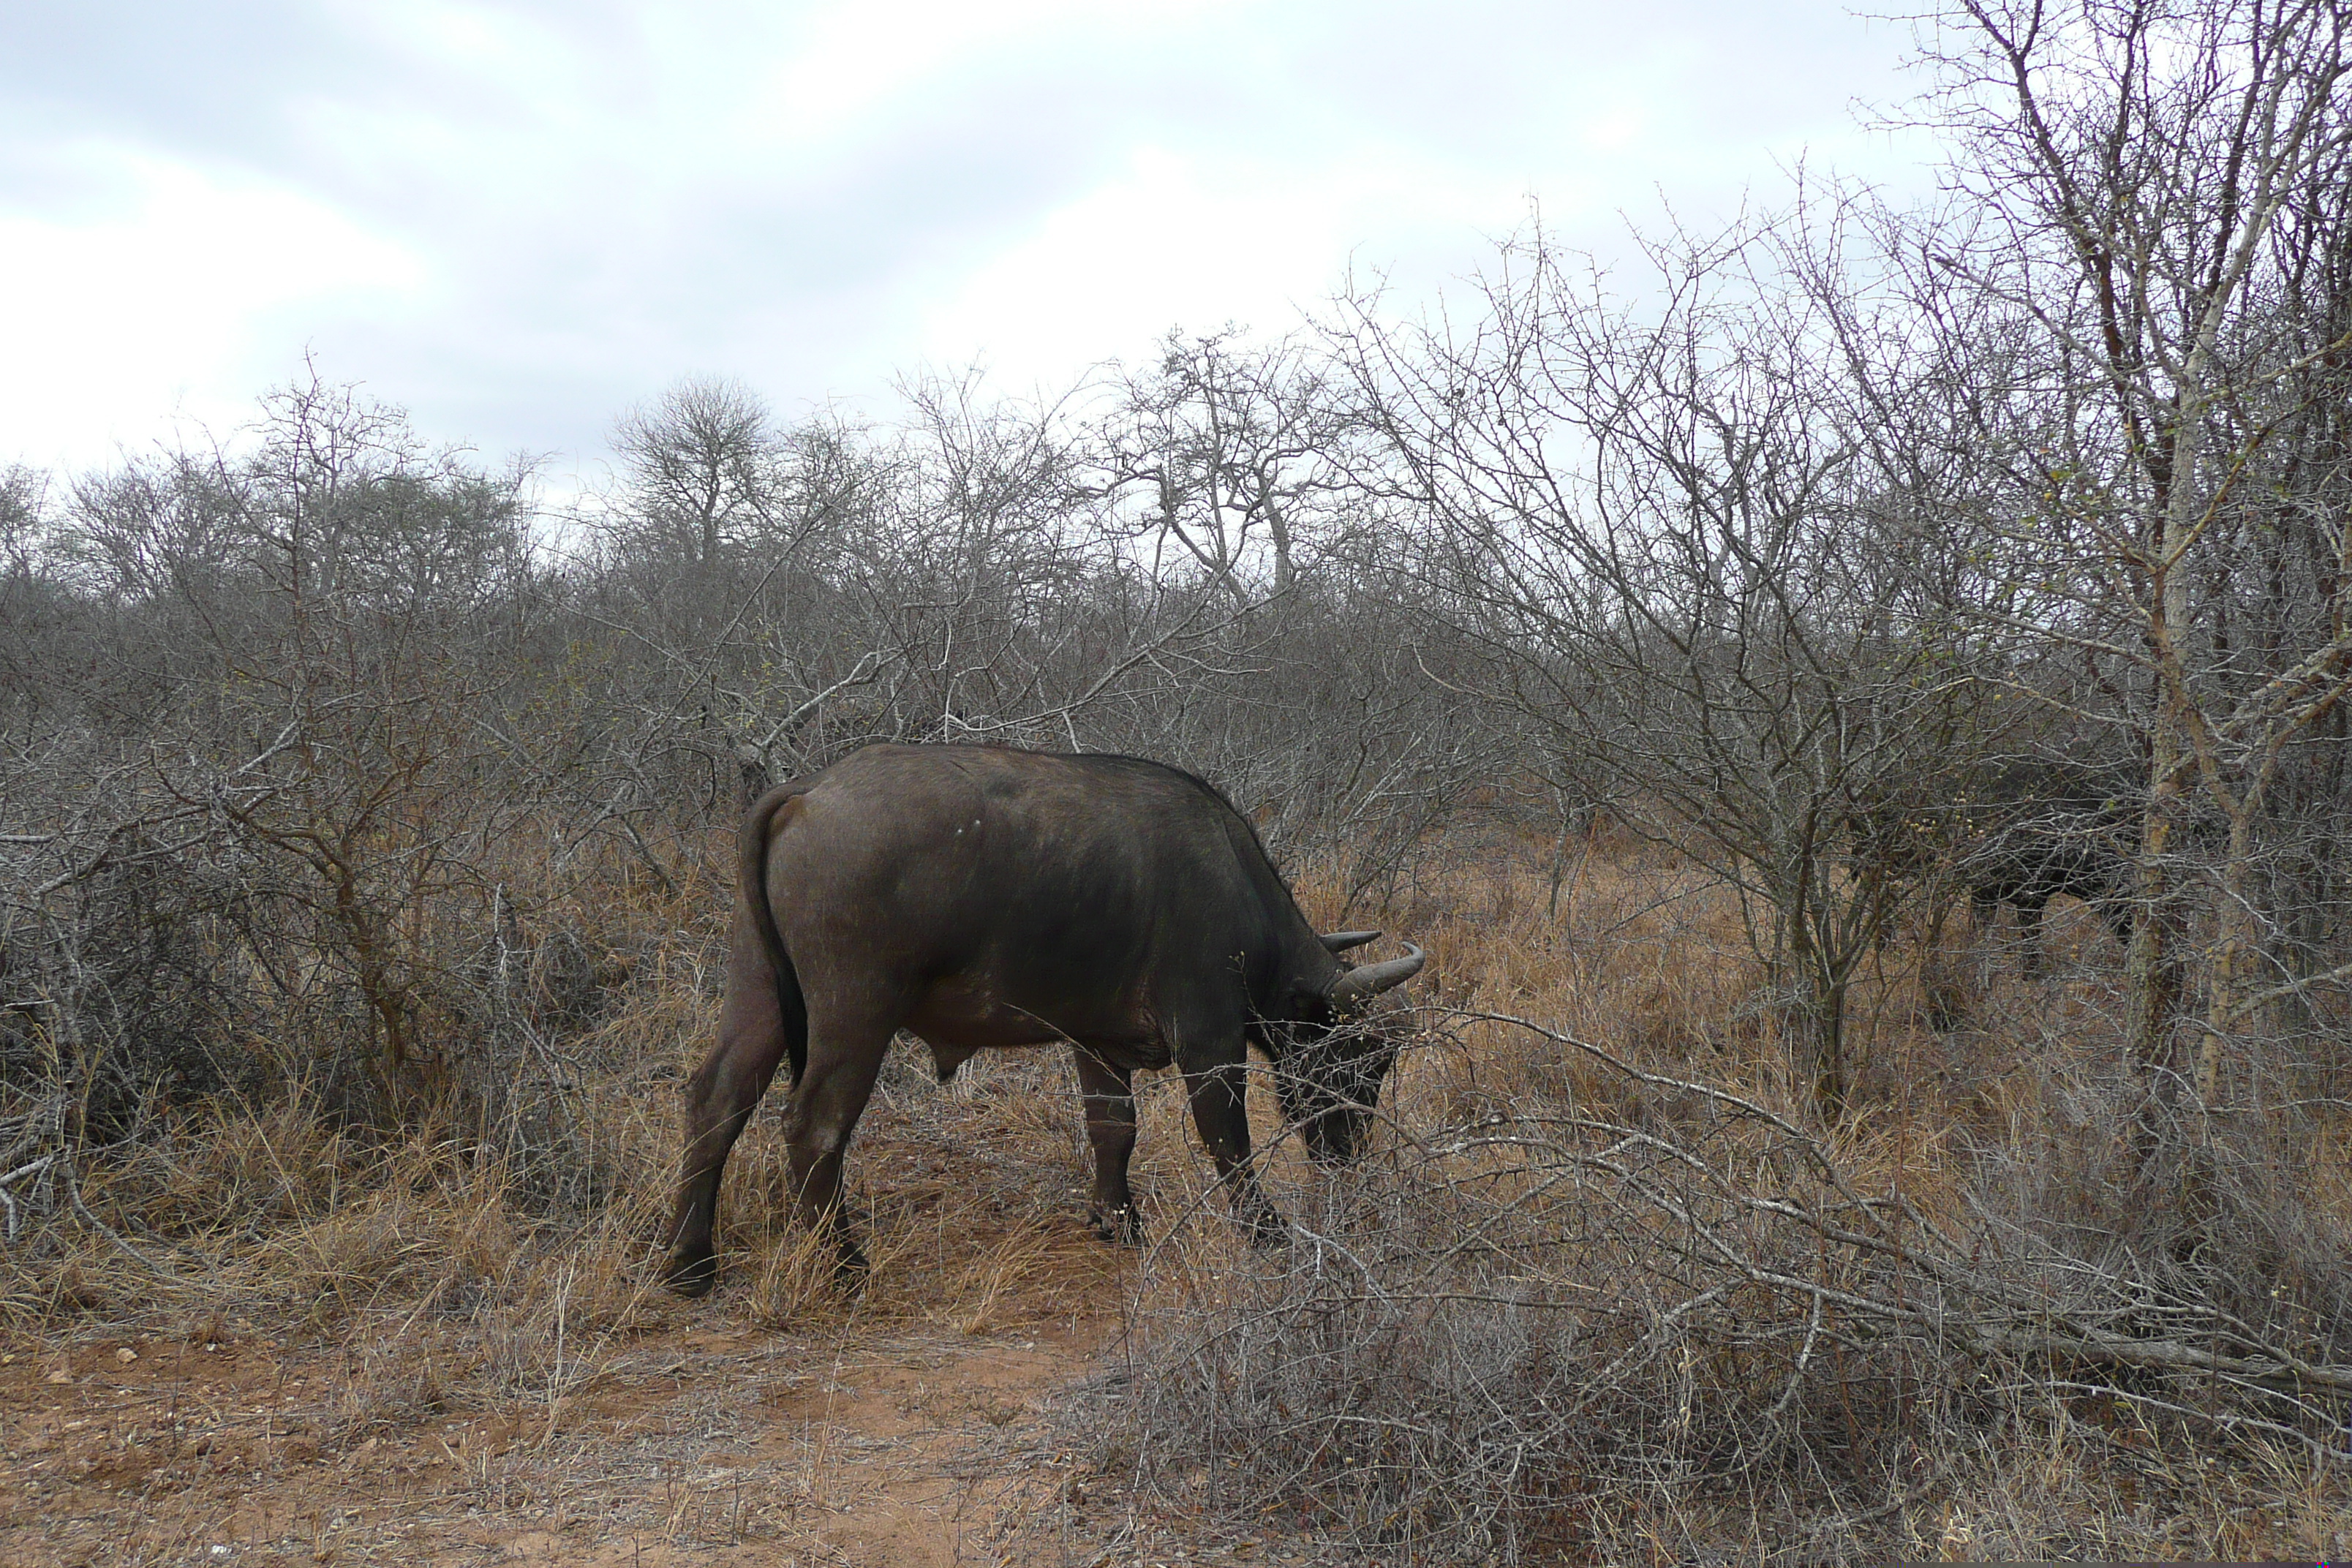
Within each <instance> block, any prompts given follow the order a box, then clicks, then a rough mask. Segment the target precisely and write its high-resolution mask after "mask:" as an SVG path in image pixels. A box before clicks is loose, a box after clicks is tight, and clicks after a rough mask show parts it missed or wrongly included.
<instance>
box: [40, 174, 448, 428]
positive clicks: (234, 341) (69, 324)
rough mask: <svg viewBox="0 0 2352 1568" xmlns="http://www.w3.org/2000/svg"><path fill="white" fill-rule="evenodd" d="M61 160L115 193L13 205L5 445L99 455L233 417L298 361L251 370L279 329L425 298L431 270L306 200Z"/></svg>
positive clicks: (204, 178) (202, 179)
mask: <svg viewBox="0 0 2352 1568" xmlns="http://www.w3.org/2000/svg"><path fill="white" fill-rule="evenodd" d="M53 159H54V162H55V163H56V165H57V166H56V169H55V171H54V173H55V174H56V175H57V176H58V177H59V178H61V179H64V180H67V181H70V182H72V183H73V184H77V185H79V186H81V187H82V188H85V189H89V190H98V191H105V192H108V193H110V198H109V199H106V200H104V201H102V202H93V203H88V204H85V207H84V210H82V211H80V212H78V213H77V214H76V215H74V216H73V217H71V218H70V219H59V218H57V217H47V216H39V215H37V214H32V213H25V212H21V211H19V212H10V211H6V210H0V300H5V310H0V359H4V360H5V362H6V363H7V364H8V366H9V373H8V374H7V375H5V377H0V450H5V449H6V448H9V447H14V448H16V449H17V450H19V451H22V452H24V453H26V455H28V456H31V457H34V458H37V459H49V460H58V459H65V460H71V461H82V462H86V461H89V460H92V459H93V458H97V457H99V456H100V455H101V454H103V453H104V452H105V451H106V450H108V449H110V448H111V447H112V446H113V445H114V444H115V443H118V442H133V443H135V442H138V441H141V440H143V439H145V438H147V437H151V436H152V435H153V434H154V433H155V432H156V430H157V428H158V425H159V421H160V419H161V417H162V416H165V415H166V414H179V415H184V416H192V417H194V418H198V419H202V420H206V421H210V422H215V423H223V422H226V423H233V422H235V421H236V419H238V418H240V417H242V416H243V414H244V412H245V410H246V409H247V408H248V407H249V406H250V399H251V395H252V394H254V393H256V392H257V391H259V390H260V388H261V385H262V384H263V383H265V382H267V381H268V380H272V379H277V378H279V377H281V376H282V374H284V372H285V371H286V369H287V368H289V367H287V366H286V365H283V364H279V365H273V366H263V365H261V364H257V363H254V359H255V356H254V355H253V353H252V348H253V345H254V343H255V342H256V340H257V338H258V337H260V336H263V335H265V332H266V329H267V327H268V326H269V325H271V324H274V323H277V322H279V321H284V320H286V319H288V318H289V317H291V318H294V319H296V320H299V318H300V317H301V316H303V315H304V314H306V313H307V312H309V311H310V310H349V309H352V308H353V307H354V306H356V305H360V304H362V303H369V304H373V303H377V302H381V301H383V300H396V299H402V298H406V299H410V300H413V299H414V298H415V296H417V295H418V294H419V293H420V292H421V290H422V289H423V288H424V286H425V280H426V278H427V275H428V269H427V268H426V265H425V262H424V261H423V260H422V259H421V258H418V257H417V256H415V255H414V254H412V253H410V252H409V251H407V250H405V249H404V248H402V247H399V246H398V245H395V244H394V243H392V242H390V241H388V240H386V239H384V238H383V237H380V236H378V235H375V234H373V233H371V232H370V231H369V230H368V229H367V228H366V227H364V226H362V224H360V223H359V222H357V221H355V220H354V219H353V218H352V216H348V215H347V214H345V213H342V212H340V211H337V210H336V209H335V208H333V207H331V206H330V205H326V204H324V203H321V202H320V201H317V200H315V199H312V198H309V197H306V196H303V195H299V194H298V193H295V192H292V191H289V190H286V189H282V188H275V187H272V186H269V185H267V184H257V183H252V182H246V181H238V180H233V179H225V178H222V177H218V176H215V175H213V174H207V173H205V171H203V170H200V169H197V168H194V167H192V166H189V165H187V164H184V163H173V162H170V161H168V160H165V159H162V158H159V157H156V156H154V155H152V154H150V153H143V152H141V151H139V150H136V149H131V148H126V147H122V146H119V145H109V144H103V143H91V142H84V143H79V144H73V145H68V146H66V147H62V148H59V149H57V150H56V151H55V153H53ZM93 209H94V210H93ZM229 376H241V377H243V378H247V379H246V381H245V383H244V384H236V383H234V382H230V381H228V380H227V379H226V377H229ZM256 377H258V378H259V379H258V380H255V379H252V378H256Z"/></svg>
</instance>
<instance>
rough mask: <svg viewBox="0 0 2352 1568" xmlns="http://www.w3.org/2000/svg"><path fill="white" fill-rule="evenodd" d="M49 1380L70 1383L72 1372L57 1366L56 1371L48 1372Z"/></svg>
mask: <svg viewBox="0 0 2352 1568" xmlns="http://www.w3.org/2000/svg"><path fill="white" fill-rule="evenodd" d="M49 1381H50V1382H51V1383H71V1382H72V1381H73V1373H69V1372H68V1371H67V1370H66V1369H65V1368H63V1367H59V1368H58V1369H57V1371H55V1372H53V1373H49Z"/></svg>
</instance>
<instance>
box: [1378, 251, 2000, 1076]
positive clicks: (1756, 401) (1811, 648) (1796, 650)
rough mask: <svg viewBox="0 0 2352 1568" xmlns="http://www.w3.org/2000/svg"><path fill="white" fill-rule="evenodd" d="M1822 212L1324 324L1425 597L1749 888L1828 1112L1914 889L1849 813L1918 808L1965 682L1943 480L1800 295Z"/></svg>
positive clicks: (1526, 694)
mask: <svg viewBox="0 0 2352 1568" xmlns="http://www.w3.org/2000/svg"><path fill="white" fill-rule="evenodd" d="M1815 221H1818V222H1819V223H1820V225H1821V227H1820V231H1819V232H1814V231H1813V230H1811V229H1809V228H1808V227H1807V224H1808V223H1811V222H1815ZM1842 233H1843V229H1842V227H1841V225H1840V223H1839V221H1838V219H1837V216H1836V215H1835V214H1834V213H1832V215H1830V216H1828V217H1826V218H1822V217H1820V216H1819V215H1810V216H1809V215H1808V214H1807V213H1806V211H1805V210H1804V209H1802V208H1800V209H1798V210H1797V211H1795V212H1792V213H1791V214H1790V215H1789V216H1787V217H1786V218H1785V219H1783V220H1781V221H1780V223H1777V224H1775V223H1751V224H1746V225H1743V226H1738V227H1735V228H1734V229H1732V230H1730V231H1728V232H1727V233H1725V234H1723V235H1720V236H1718V237H1714V238H1712V239H1708V240H1706V241H1698V242H1694V241H1691V240H1689V239H1687V238H1682V237H1677V238H1676V239H1675V240H1674V241H1673V242H1671V243H1664V244H1657V245H1653V246H1651V247H1649V250H1648V258H1649V260H1650V263H1651V267H1652V270H1651V275H1650V277H1649V279H1647V282H1648V284H1649V286H1650V289H1651V290H1652V294H1651V297H1649V298H1642V297H1639V296H1636V297H1634V298H1632V299H1628V298H1625V297H1622V296H1617V295H1612V293H1610V292H1609V291H1608V290H1607V289H1605V288H1604V287H1603V285H1602V283H1601V280H1600V279H1599V278H1598V277H1597V276H1580V274H1579V272H1578V271H1577V269H1576V267H1575V265H1574V262H1573V260H1572V258H1569V257H1567V256H1564V255H1562V254H1561V253H1559V251H1558V250H1556V249H1554V248H1553V247H1551V246H1550V244H1549V242H1548V241H1547V240H1546V239H1545V238H1544V237H1542V236H1541V235H1540V234H1539V233H1538V234H1536V235H1533V236H1531V237H1528V238H1525V239H1523V240H1521V241H1519V242H1517V243H1515V244H1513V245H1511V246H1509V247H1506V249H1505V250H1504V252H1503V253H1502V256H1501V257H1500V258H1499V268H1498V270H1497V271H1496V273H1494V274H1493V275H1491V276H1489V277H1488V278H1487V279H1486V281H1485V283H1484V285H1483V288H1482V291H1481V298H1480V301H1479V302H1480V304H1481V305H1482V306H1483V308H1484V310H1483V314H1482V315H1480V316H1479V317H1478V319H1477V321H1476V324H1475V326H1474V327H1473V328H1471V329H1469V330H1468V331H1467V332H1466V333H1465V334H1463V335H1454V334H1452V333H1451V332H1449V331H1448V330H1447V329H1445V328H1444V327H1424V328H1422V329H1418V330H1414V331H1402V330H1399V329H1396V328H1392V327H1389V326H1385V325H1382V324H1381V323H1380V322H1379V321H1377V320H1376V319H1375V318H1374V317H1373V316H1372V315H1371V314H1370V310H1369V309H1368V308H1367V307H1366V306H1364V305H1361V304H1360V305H1359V306H1358V307H1357V308H1356V309H1355V310H1354V312H1353V313H1352V314H1351V315H1350V316H1349V318H1348V319H1347V321H1346V325H1345V335H1344V337H1343V339H1342V342H1341V348H1342V351H1343V352H1344V353H1348V354H1349V356H1350V358H1351V361H1352V363H1353V365H1354V368H1355V371H1356V374H1357V376H1358V378H1359V383H1360V388H1361V392H1362V395H1363V396H1364V398H1365V399H1366V402H1367V405H1368V406H1369V408H1370V416H1371V417H1372V418H1374V419H1376V420H1377V421H1378V423H1379V426H1380V428H1381V431H1382V432H1383V434H1384V435H1385V436H1386V437H1387V439H1388V441H1389V443H1390V449H1391V456H1392V462H1393V465H1394V478H1393V481H1392V482H1393V484H1394V486H1395V488H1396V491H1397V493H1398V494H1399V495H1400V496H1401V497H1402V498H1403V499H1405V500H1408V501H1409V502H1410V503H1411V505H1412V507H1413V508H1415V509H1417V510H1421V511H1422V512H1423V514H1424V516H1425V518H1426V521H1425V522H1424V523H1423V525H1422V526H1421V527H1420V529H1419V531H1418V538H1417V539H1416V541H1415V543H1414V550H1415V552H1416V553H1415V559H1417V560H1419V561H1421V562H1423V563H1424V565H1423V570H1424V572H1425V573H1426V574H1428V575H1429V576H1430V578H1431V579H1432V581H1433V583H1435V584H1439V585H1441V586H1442V590H1443V596H1442V604H1443V606H1444V607H1443V608H1442V609H1441V611H1440V613H1441V614H1442V615H1444V616H1446V617H1448V618H1450V619H1451V620H1452V621H1453V623H1454V625H1455V626H1458V627H1459V629H1460V630H1461V631H1463V632H1464V633H1465V634H1467V635H1469V636H1472V637H1476V638H1478V639H1480V640H1481V641H1483V643H1484V644H1485V645H1486V647H1487V648H1488V649H1489V650H1491V653H1492V656H1493V670H1494V672H1495V673H1494V677H1493V681H1492V685H1491V686H1490V688H1489V689H1490V690H1491V692H1492V694H1493V695H1495V696H1496V697H1497V698H1499V699H1500V700H1503V701H1504V702H1506V703H1507V705H1508V706H1509V707H1511V708H1512V709H1514V710H1517V712H1519V713H1520V714H1522V715H1524V716H1525V717H1526V718H1527V719H1528V720H1531V721H1534V722H1536V723H1537V724H1538V725H1541V726H1543V727H1544V728H1546V729H1547V730H1549V731H1550V732H1551V734H1552V735H1553V737H1554V740H1553V746H1554V749H1555V750H1556V751H1557V752H1559V754H1561V755H1564V756H1570V757H1573V758H1575V759H1578V761H1579V763H1580V765H1581V767H1582V768H1583V769H1585V770H1587V771H1588V772H1589V773H1593V774H1597V775H1598V776H1600V777H1601V778H1603V779H1605V780H1606V781H1607V786H1608V793H1609V794H1610V795H1612V799H1613V801H1614V803H1615V808H1616V809H1617V811H1618V812H1619V813H1620V814H1621V815H1622V816H1624V817H1625V818H1626V820H1627V821H1628V822H1629V823H1631V824H1632V825H1633V826H1635V827H1636V828H1637V829H1638V830H1639V831H1641V832H1643V833H1644V834H1646V835H1648V836H1650V837H1654V838H1655V839H1656V840H1658V841H1659V842H1661V843H1663V844H1670V845H1673V846H1675V847H1677V848H1679V849H1681V850H1682V851H1684V852H1685V853H1686V854H1689V855H1691V856H1692V857H1694V858H1696V860H1697V861H1698V862H1699V863H1700V864H1701V865H1703V866H1704V867H1705V868H1706V869H1707V870H1708V871H1709V872H1711V873H1712V874H1714V875H1715V876H1717V877H1718V878H1720V879H1722V880H1723V881H1725V882H1726V883H1727V884H1729V885H1730V886H1732V887H1734V888H1736V889H1738V890H1739V891H1740V892H1741V894H1742V895H1743V898H1744V900H1746V905H1747V907H1748V910H1749V911H1750V923H1749V932H1750V937H1751V940H1752V941H1753V942H1754V944H1755V946H1756V948H1757V951H1758V952H1759V955H1760V956H1761V957H1763V958H1764V960H1765V961H1766V962H1767V963H1768V965H1769V970H1770V973H1772V974H1773V975H1774V976H1775V977H1776V984H1777V985H1778V986H1779V987H1780V988H1781V990H1782V993H1783V994H1784V996H1785V998H1786V999H1787V1001H1788V1002H1789V1003H1790V1005H1791V1008H1792V1016H1794V1017H1795V1018H1796V1019H1798V1020H1801V1028H1800V1029H1799V1031H1798V1038H1799V1040H1801V1051H1800V1053H1799V1054H1800V1058H1801V1060H1802V1061H1803V1062H1804V1063H1805V1065H1806V1070H1807V1072H1808V1075H1809V1078H1810V1082H1811V1093H1812V1095H1813V1098H1814V1099H1815V1100H1816V1101H1817V1103H1818V1104H1819V1106H1820V1108H1821V1110H1822V1112H1823V1113H1824V1114H1825V1115H1830V1116H1835V1115H1837V1114H1838V1113H1840V1112H1841V1111H1842V1110H1843V1107H1844V1105H1845V1102H1846V1098H1847V1095H1848V1092H1849V1089H1850V1086H1851V1083H1852V1074H1853V1064H1852V1062H1851V1060H1850V1059H1849V1053H1848V1048H1847V1037H1846V1030H1845V1025H1846V1016H1847V1003H1848V996H1849V992H1850V989H1851V986H1852V984H1853V978H1854V976H1855V974H1856V972H1857V970H1858V968H1859V966H1860V965H1861V963H1863V962H1864V959H1865V958H1866V957H1867V956H1868V954H1869V953H1870V952H1872V951H1874V948H1875V946H1876V944H1877V942H1878V940H1879V938H1880V937H1881V936H1882V935H1883V933H1884V931H1885V927H1886V923H1887V921H1889V920H1890V919H1891V917H1892V915H1893V913H1894V911H1895V908H1896V906H1897V904H1898V903H1899V901H1900V900H1901V898H1902V896H1903V893H1904V890H1905V889H1903V887H1902V885H1901V884H1900V881H1899V879H1898V878H1897V877H1896V876H1895V874H1894V871H1893V868H1892V867H1891V866H1890V865H1889V864H1888V863H1887V862H1886V861H1885V859H1884V858H1877V857H1870V858H1854V857H1853V855H1852V853H1851V851H1852V848H1853V843H1854V838H1855V836H1856V833H1857V830H1858V829H1857V825H1858V824H1864V823H1868V822H1874V821H1879V820H1884V819H1885V818H1887V817H1889V816H1893V817H1895V818H1897V819H1899V818H1901V817H1902V816H1904V815H1905V814H1906V813H1908V812H1912V811H1918V810H1925V809H1927V808H1929V807H1930V806H1931V805H1933V804H1934V803H1935V801H1936V799H1937V794H1938V792H1939V788H1940V786H1941V785H1942V784H1943V783H1944V782H1945V781H1947V780H1948V778H1949V776H1950V770H1951V768H1952V766H1953V764H1954V763H1955V761H1956V759H1957V754H1958V750H1959V742H1960V741H1961V740H1962V738H1963V736H1964V734H1965V732H1966V731H1967V727H1968V724H1969V717H1970V713H1971V710H1972V706H1973V703H1974V700H1975V695H1976V691H1977V686H1976V682H1975V681H1974V679H1973V678H1972V676H1971V674H1970V671H1969V669H1968V668H1967V667H1966V666H1965V664H1964V663H1963V662H1961V659H1960V656H1959V653H1958V650H1957V648H1956V645H1955V643H1954V641H1953V626H1952V622H1951V616H1950V606H1949V605H1948V604H1947V603H1945V602H1944V601H1943V599H1942V598H1941V597H1940V596H1939V595H1938V594H1937V592H1936V591H1935V590H1934V584H1937V582H1938V581H1939V580H1940V579H1941V578H1942V577H1943V576H1945V575H1948V574H1943V573H1941V572H1939V570H1938V560H1939V557H1940V555H1941V553H1942V552H1943V551H1944V550H1945V549H1946V548H1947V546H1948V543H1949V537H1948V534H1946V533H1945V532H1943V531H1940V530H1939V529H1937V528H1936V527H1933V526H1929V525H1928V524H1929V521H1930V520H1932V519H1933V518H1934V517H1935V516H1936V513H1937V507H1938V506H1939V505H1940V502H1941V500H1942V496H1943V494H1944V489H1945V487H1948V485H1949V483H1950V482H1951V480H1952V479H1953V476H1952V474H1951V473H1950V471H1949V468H1948V465H1946V466H1944V467H1941V468H1938V467H1935V466H1932V465H1924V464H1921V463H1919V462H1916V461H1910V460H1908V458H1910V456H1911V455H1912V454H1911V453H1910V449H1909V448H1907V447H1901V446H1900V445H1899V444H1895V443H1889V442H1887V441H1885V440H1883V439H1881V438H1880V437H1879V436H1878V434H1877V432H1876V431H1875V429H1874V421H1876V420H1877V418H1878V417H1879V415H1880V412H1881V396H1882V395H1883V394H1884V391H1885V388H1884V387H1881V386H1865V385H1860V384H1857V382H1856V380H1855V379H1854V378H1853V376H1851V375H1849V374H1847V372H1848V370H1849V368H1850V365H1849V363H1848V361H1847V360H1846V358H1845V356H1843V355H1842V354H1841V353H1839V350H1838V344H1839V341H1840V334H1841V333H1851V332H1852V331H1854V330H1856V322H1855V321H1854V319H1853V317H1852V315H1851V313H1850V312H1849V313H1847V314H1844V315H1841V314H1840V313H1839V310H1843V309H1844V306H1843V303H1842V300H1843V298H1845V296H1839V295H1836V294H1833V293H1832V294H1823V293H1822V291H1820V290H1818V289H1815V288H1814V287H1813V285H1814V284H1817V283H1818V282H1820V281H1821V278H1822V269H1823V268H1829V269H1830V271H1832V272H1834V271H1835V263H1834V261H1833V259H1832V260H1824V259H1823V257H1824V256H1828V257H1830V258H1834V257H1835V256H1836V255H1837V252H1838V246H1839V244H1840V243H1841V239H1840V236H1841V235H1842ZM1849 281H1850V280H1849ZM1847 294H1848V296H1850V294H1851V289H1848V291H1847ZM1832 305H1836V306H1837V307H1838V308H1837V309H1832ZM1898 455H1900V456H1902V457H1904V458H1906V460H1905V461H1900V462H1898V461H1895V460H1893V459H1894V458H1895V457H1897V456H1898Z"/></svg>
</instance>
